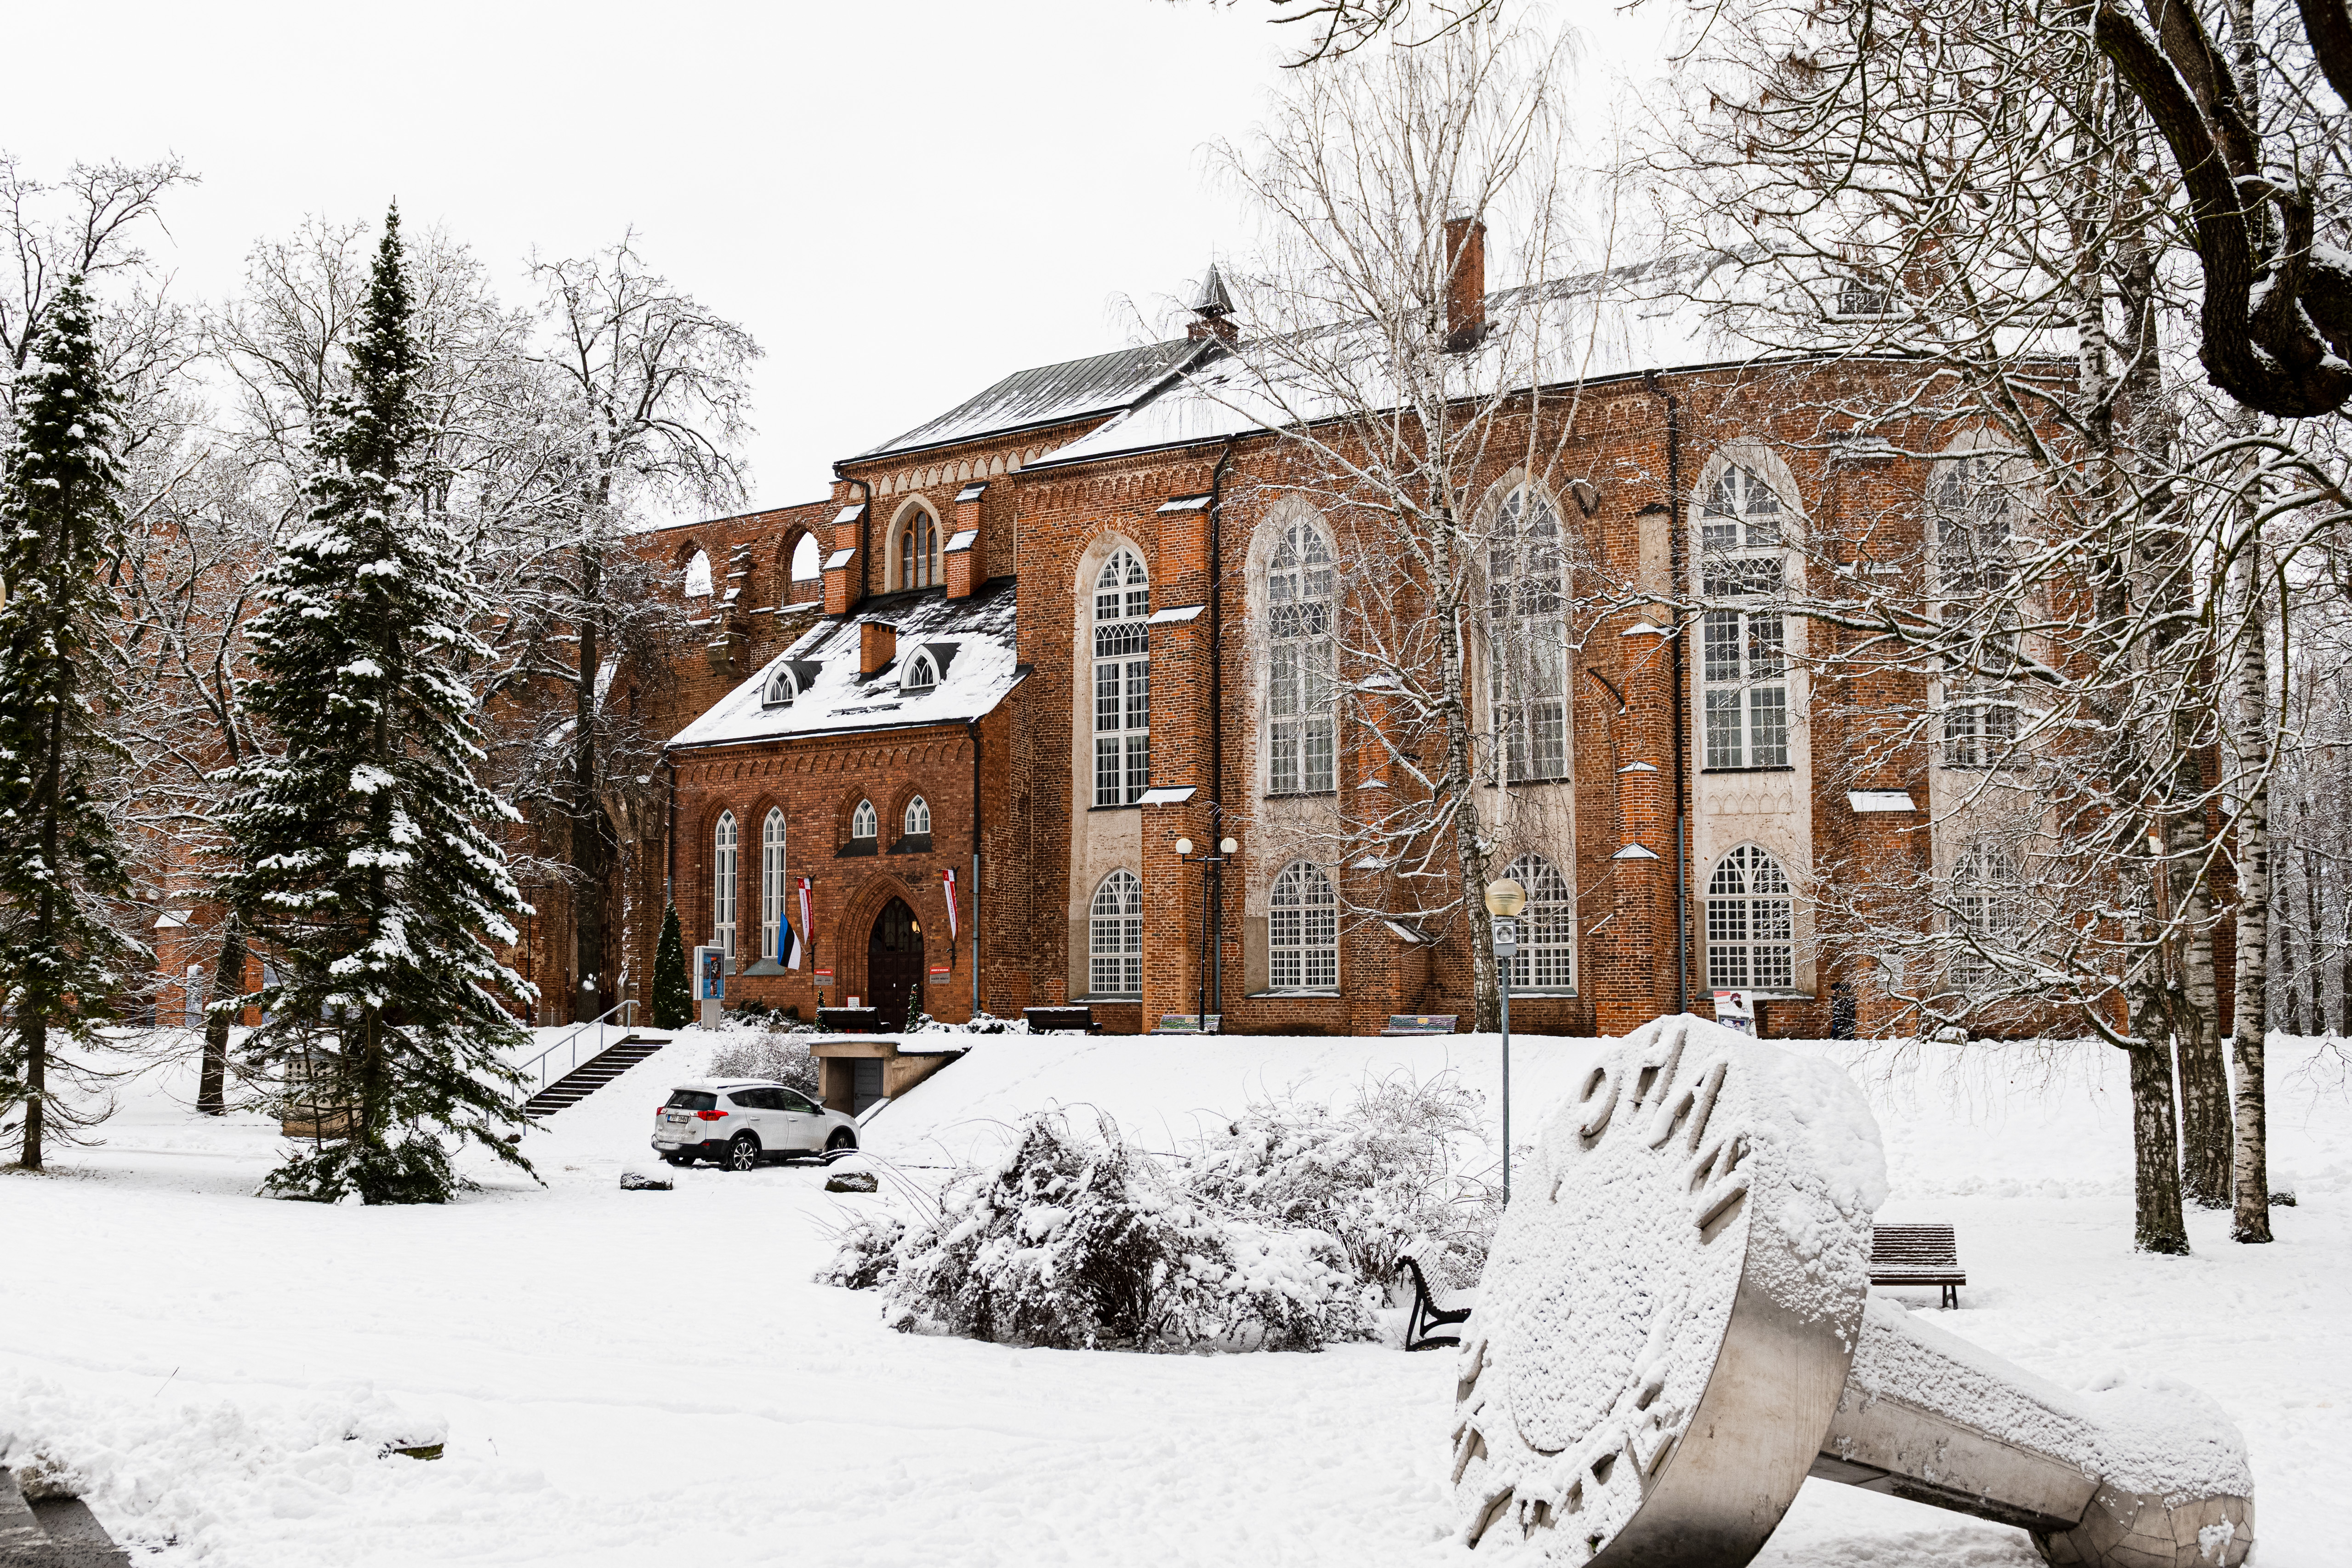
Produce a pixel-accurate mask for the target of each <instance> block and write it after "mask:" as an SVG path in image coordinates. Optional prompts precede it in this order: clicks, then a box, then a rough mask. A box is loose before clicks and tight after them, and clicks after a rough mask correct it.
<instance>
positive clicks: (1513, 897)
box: [1486, 877, 1528, 1205]
mask: <svg viewBox="0 0 2352 1568" xmlns="http://www.w3.org/2000/svg"><path fill="white" fill-rule="evenodd" d="M1527 907H1528V890H1527V889H1525V888H1522V887H1520V886H1519V885H1518V884H1517V882H1515V881H1513V880H1511V879H1510V878H1508V877H1499V878H1497V879H1495V880H1494V881H1491V882H1489V883H1487V884H1486V912H1487V913H1488V914H1489V915H1492V916H1493V917H1494V921H1495V984H1496V989H1497V990H1498V992H1499V993H1500V994H1501V996H1502V1002H1503V1202H1504V1203H1505V1204H1506V1205H1507V1204H1509V1203H1510V1201H1511V961H1512V960H1513V959H1515V958H1517V957H1518V955H1519V911H1520V910H1524V909H1526V908H1527Z"/></svg>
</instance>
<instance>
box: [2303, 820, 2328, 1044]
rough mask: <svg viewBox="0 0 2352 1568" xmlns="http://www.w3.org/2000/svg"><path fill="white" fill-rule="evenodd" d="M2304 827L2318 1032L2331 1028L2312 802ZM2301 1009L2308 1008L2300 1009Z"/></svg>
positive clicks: (2307, 969) (2307, 967)
mask: <svg viewBox="0 0 2352 1568" xmlns="http://www.w3.org/2000/svg"><path fill="white" fill-rule="evenodd" d="M2300 816H2301V818H2302V820H2301V822H2300V823H2299V824H2298V826H2301V827H2302V829H2303V835H2302V837H2303V961H2304V962H2303V978H2304V984H2305V986H2306V987H2308V989H2309V992H2310V996H2311V1003H2310V1007H2309V1009H2308V1010H2309V1013H2310V1016H2311V1027H2310V1029H2309V1030H2308V1031H2307V1032H2308V1033H2310V1034H2314V1035H2316V1034H2318V1033H2320V1032H2321V1031H2322V1030H2324V1029H2326V1027H2327V965H2326V964H2325V963H2321V962H2320V954H2321V953H2323V952H2326V928H2325V927H2323V926H2322V925H2321V923H2320V913H2319V856H2318V854H2317V852H2316V851H2315V850H2314V849H2313V848H2312V847H2311V811H2310V807H2309V805H2308V804H2306V805H2305V809H2304V810H2303V812H2302V813H2301V814H2300ZM2297 1011H2298V1012H2301V1011H2304V1009H2300V1008H2298V1009H2297Z"/></svg>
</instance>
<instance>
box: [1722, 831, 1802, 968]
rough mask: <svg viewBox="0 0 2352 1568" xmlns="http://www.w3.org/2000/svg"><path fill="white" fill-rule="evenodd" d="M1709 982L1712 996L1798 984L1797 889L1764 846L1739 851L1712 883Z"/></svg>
mask: <svg viewBox="0 0 2352 1568" xmlns="http://www.w3.org/2000/svg"><path fill="white" fill-rule="evenodd" d="M1706 983H1707V988H1708V989H1709V990H1712V991H1788V990H1791V989H1793V988H1794V987H1795V985H1796V983H1797V900H1796V889H1793V888H1792V887H1790V884H1789V874H1788V872H1787V871H1785V870H1784V869H1782V868H1781V866H1780V861H1779V860H1778V859H1776V858H1773V857H1772V855H1771V854H1770V853H1769V852H1768V851H1766V850H1765V849H1764V848H1762V847H1760V846H1758V845H1754V844H1742V845H1740V846H1738V847H1737V848H1735V849H1733V850H1732V851H1731V852H1730V853H1728V854H1727V855H1726V856H1724V858H1722V859H1720V860H1718V861H1717V862H1716V863H1715V870H1714V872H1713V874H1712V875H1710V876H1709V877H1708V878H1707V882H1706Z"/></svg>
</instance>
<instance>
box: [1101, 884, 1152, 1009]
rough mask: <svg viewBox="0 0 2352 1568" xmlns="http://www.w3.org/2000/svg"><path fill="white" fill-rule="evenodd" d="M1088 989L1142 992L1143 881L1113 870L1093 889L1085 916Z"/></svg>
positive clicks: (1114, 993)
mask: <svg viewBox="0 0 2352 1568" xmlns="http://www.w3.org/2000/svg"><path fill="white" fill-rule="evenodd" d="M1087 990H1089V991H1091V992H1092V993H1093V994H1096V995H1097V996H1139V995H1141V994H1143V883H1142V882H1141V881H1140V880H1139V879H1137V877H1136V875H1135V873H1134V872H1132V871H1113V872H1112V873H1111V874H1110V875H1109V876H1108V877H1105V878H1104V879H1102V886H1100V887H1098V888H1097V889H1095V901H1094V904H1093V906H1092V907H1091V909H1090V910H1088V913H1087Z"/></svg>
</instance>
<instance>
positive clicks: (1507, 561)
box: [1486, 485, 1568, 781]
mask: <svg viewBox="0 0 2352 1568" xmlns="http://www.w3.org/2000/svg"><path fill="white" fill-rule="evenodd" d="M1567 571H1568V561H1567V557H1566V556H1565V555H1564V554H1563V553H1562V552H1561V550H1560V538H1559V511H1558V510H1555V509H1554V508H1553V506H1552V504H1551V502H1550V501H1549V500H1545V499H1544V498H1543V496H1542V495H1541V494H1539V493H1538V492H1537V491H1535V490H1532V489H1528V488H1527V487H1526V486H1524V485H1522V486H1521V487H1520V488H1519V489H1516V490H1513V491H1512V492H1511V494H1510V497H1509V499H1507V500H1505V501H1504V502H1503V507H1502V510H1501V511H1500V512H1499V513H1497V514H1496V519H1495V542H1494V543H1493V545H1492V546H1491V547H1490V548H1489V550H1488V552H1487V558H1486V620H1487V627H1488V634H1489V640H1490V646H1491V651H1492V658H1491V659H1490V660H1489V666H1490V676H1491V685H1492V689H1493V697H1494V715H1495V731H1496V735H1495V750H1496V758H1497V760H1498V762H1499V763H1500V772H1501V775H1502V777H1503V778H1504V779H1505V780H1506V781H1510V780H1517V779H1557V778H1565V777H1567V776H1568V623H1567V620H1566V610H1567V603H1568V591H1567V583H1566V576H1567Z"/></svg>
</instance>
